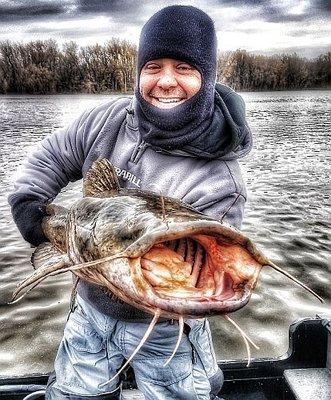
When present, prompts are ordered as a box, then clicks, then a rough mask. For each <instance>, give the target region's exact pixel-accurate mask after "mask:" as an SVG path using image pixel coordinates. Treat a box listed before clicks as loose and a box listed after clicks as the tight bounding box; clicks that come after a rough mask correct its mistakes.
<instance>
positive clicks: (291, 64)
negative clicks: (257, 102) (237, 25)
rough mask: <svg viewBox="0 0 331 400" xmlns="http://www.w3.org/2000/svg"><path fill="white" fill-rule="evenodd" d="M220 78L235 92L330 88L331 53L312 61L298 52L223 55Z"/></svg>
mask: <svg viewBox="0 0 331 400" xmlns="http://www.w3.org/2000/svg"><path fill="white" fill-rule="evenodd" d="M218 76H219V80H220V81H221V82H225V83H226V84H228V85H229V86H231V87H233V88H234V89H235V90H288V89H308V88H330V87H331V52H328V53H326V54H321V55H320V56H319V57H317V58H315V59H312V60H309V59H306V58H301V57H299V56H298V55H297V54H295V53H294V54H281V55H275V56H269V57H267V56H262V55H254V54H249V53H247V52H246V51H245V50H237V51H235V52H229V53H224V54H221V55H220V56H219V59H218Z"/></svg>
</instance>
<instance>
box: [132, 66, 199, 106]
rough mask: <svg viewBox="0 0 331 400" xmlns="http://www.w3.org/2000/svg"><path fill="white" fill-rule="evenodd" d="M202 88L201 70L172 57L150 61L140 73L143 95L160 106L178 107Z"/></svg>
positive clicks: (153, 103) (140, 87)
mask: <svg viewBox="0 0 331 400" xmlns="http://www.w3.org/2000/svg"><path fill="white" fill-rule="evenodd" d="M200 88H201V74H200V72H199V71H198V70H197V69H195V68H194V67H192V66H191V65H190V64H188V63H186V62H183V61H179V60H173V59H172V58H160V59H158V60H151V61H148V62H147V63H146V64H145V65H144V66H143V68H142V70H141V73H140V84H139V90H140V93H141V95H142V97H143V98H144V99H145V100H146V101H148V103H150V104H152V105H153V106H156V107H159V108H163V109H168V108H173V107H176V106H178V105H179V104H182V103H184V101H186V100H188V99H190V98H191V97H192V96H194V95H195V94H196V93H198V91H199V90H200Z"/></svg>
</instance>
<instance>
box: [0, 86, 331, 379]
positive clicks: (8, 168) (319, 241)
mask: <svg viewBox="0 0 331 400" xmlns="http://www.w3.org/2000/svg"><path fill="white" fill-rule="evenodd" d="M242 96H243V97H244V99H245V101H246V108H247V119H248V122H249V124H250V126H251V129H252V131H253V135H254V149H253V150H252V152H251V153H250V154H249V155H248V156H247V157H246V158H244V159H243V160H241V166H242V170H243V174H244V177H245V180H246V183H247V188H248V194H249V200H248V202H247V207H246V215H245V221H244V224H243V227H242V229H243V231H244V232H245V233H246V234H247V235H249V236H250V237H251V238H252V239H253V240H254V241H255V242H256V243H257V244H258V245H259V247H260V248H261V249H263V250H264V251H265V253H266V254H267V255H268V256H269V257H270V258H271V259H272V260H273V261H274V262H275V263H277V264H278V265H279V266H281V267H283V268H285V269H286V270H287V271H289V272H290V273H292V274H293V275H295V276H296V277H298V278H299V279H301V280H302V281H303V282H304V283H306V284H308V285H309V286H310V287H311V288H312V289H314V290H315V291H316V292H318V293H319V294H320V295H321V296H322V297H324V299H325V304H324V305H322V304H320V303H319V302H318V300H316V299H315V298H314V297H312V296H311V295H310V294H309V293H306V292H304V291H303V290H302V289H301V288H299V287H298V286H296V285H295V284H293V283H291V281H289V280H287V279H286V278H284V277H283V276H282V275H280V274H278V273H277V272H275V271H272V270H268V269H267V268H265V269H264V270H263V271H262V273H261V276H260V280H259V283H258V285H257V288H256V290H255V292H254V294H253V296H252V299H251V302H250V303H249V305H247V306H246V307H244V308H243V309H242V310H240V311H238V312H236V313H234V314H233V315H232V317H233V318H234V319H235V321H236V322H238V323H239V324H240V325H241V326H242V327H243V328H244V329H245V331H246V332H247V333H248V334H249V336H250V337H251V338H252V339H253V340H254V341H255V342H256V343H257V344H258V345H259V347H260V350H254V349H253V352H252V354H253V356H254V357H274V356H279V355H282V354H284V353H285V352H286V350H287V346H288V327H289V325H290V323H291V322H292V321H294V320H296V319H298V318H303V317H310V316H315V315H316V314H317V313H319V314H326V313H329V314H330V313H331V294H330V290H329V288H330V277H331V265H330V260H331V254H330V245H331V240H330V226H331V221H330V211H331V210H330V208H331V205H330V191H331V188H330V176H331V170H330V165H331V145H330V143H331V118H330V114H331V113H330V104H331V92H330V91H300V92H299V91H298V92H264V93H242ZM109 98H110V96H104V95H100V96H99V95H59V96H0V141H1V147H0V181H1V185H0V216H1V220H0V268H1V280H0V375H1V376H8V375H21V374H31V373H45V372H49V371H50V370H51V369H52V362H53V358H54V356H55V352H56V349H57V346H58V343H59V341H60V339H61V336H62V331H63V326H64V323H65V320H66V316H67V312H68V299H69V293H70V288H71V278H70V276H69V275H68V276H60V277H56V278H49V279H48V280H46V281H44V282H43V283H42V284H41V285H40V286H38V287H37V288H36V289H34V290H33V291H32V292H30V293H29V294H28V295H27V296H26V297H25V298H24V299H23V300H22V301H20V302H18V303H16V304H14V305H7V304H6V302H7V301H8V300H9V298H10V294H11V293H12V291H13V290H14V288H15V285H16V284H17V283H18V282H20V281H21V280H22V279H24V278H25V277H26V276H27V275H28V274H30V273H31V271H32V267H31V265H30V262H29V260H30V256H31V253H32V249H31V248H30V246H29V245H28V244H27V243H26V242H24V240H23V239H22V238H21V237H20V234H19V232H18V230H17V229H16V227H15V225H14V223H13V221H12V218H11V214H10V210H9V206H8V205H7V201H6V198H7V196H8V194H9V192H10V190H11V187H12V182H13V180H14V179H15V174H16V173H15V171H16V169H17V167H19V166H20V164H21V163H22V161H23V160H24V158H25V157H26V155H27V154H28V153H29V152H30V151H32V150H33V148H34V146H35V145H36V144H37V143H38V142H39V141H40V139H42V138H43V137H44V136H46V135H47V134H49V133H51V132H52V131H54V130H55V129H57V128H61V127H65V126H66V125H67V124H68V123H69V122H70V121H72V120H73V118H74V117H75V116H78V115H79V114H80V113H81V112H82V111H83V110H84V109H86V108H88V107H91V106H93V105H96V104H98V103H101V102H103V101H105V100H109ZM80 191H81V182H78V183H76V184H74V185H73V186H72V187H70V188H67V189H65V190H64V191H63V193H61V194H60V196H59V198H58V199H57V203H59V204H62V205H69V204H70V203H71V202H72V201H73V200H74V199H75V198H77V196H78V195H80V194H79V193H80ZM211 322H212V330H213V338H214V342H215V348H216V352H217V356H218V358H219V359H222V360H224V359H237V358H243V357H246V353H245V348H244V345H243V343H242V340H241V339H240V337H239V335H238V334H237V333H236V332H235V331H234V330H233V328H232V326H230V325H229V323H228V322H226V321H225V320H223V319H222V318H221V317H213V318H211Z"/></svg>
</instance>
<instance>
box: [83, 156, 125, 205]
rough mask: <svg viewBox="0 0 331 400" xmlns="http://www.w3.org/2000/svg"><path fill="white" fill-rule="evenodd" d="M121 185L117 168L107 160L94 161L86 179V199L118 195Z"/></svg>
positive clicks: (84, 187) (84, 186)
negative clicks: (103, 195) (105, 194)
mask: <svg viewBox="0 0 331 400" xmlns="http://www.w3.org/2000/svg"><path fill="white" fill-rule="evenodd" d="M119 190H120V184H119V181H118V178H117V174H116V171H115V168H114V167H113V166H112V164H111V163H110V161H109V160H107V159H106V158H103V159H100V160H97V161H94V163H93V164H92V167H91V168H90V169H89V171H88V172H87V174H86V175H85V177H84V182H83V193H84V197H102V193H105V192H108V194H109V195H111V194H117V193H118V192H119Z"/></svg>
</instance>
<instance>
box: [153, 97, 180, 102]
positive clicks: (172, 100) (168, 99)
mask: <svg viewBox="0 0 331 400" xmlns="http://www.w3.org/2000/svg"><path fill="white" fill-rule="evenodd" d="M157 100H158V101H159V102H160V103H178V102H179V101H181V99H178V98H166V99H165V98H163V99H162V98H157Z"/></svg>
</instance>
